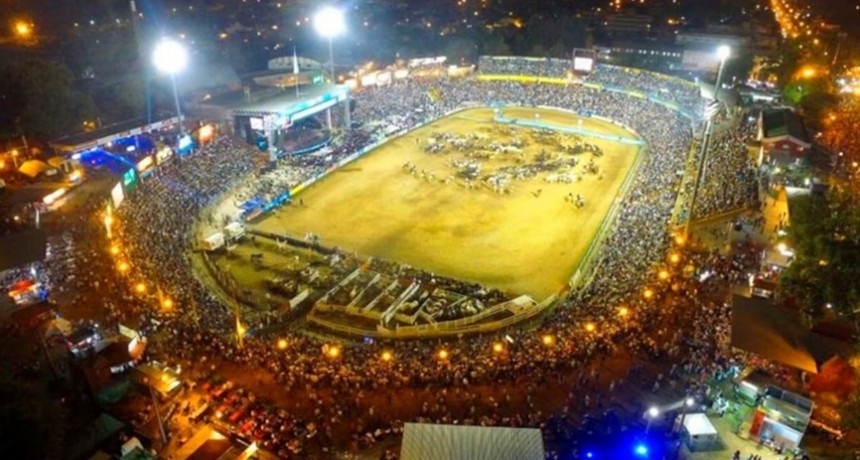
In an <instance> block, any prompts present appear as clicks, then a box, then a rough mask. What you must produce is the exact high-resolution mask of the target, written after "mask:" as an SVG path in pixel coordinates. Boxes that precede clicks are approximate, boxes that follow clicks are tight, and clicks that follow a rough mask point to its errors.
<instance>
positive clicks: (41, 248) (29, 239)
mask: <svg viewBox="0 0 860 460" xmlns="http://www.w3.org/2000/svg"><path fill="white" fill-rule="evenodd" d="M0 248H2V250H0V272H2V271H4V270H9V269H10V268H18V267H22V266H24V265H27V264H31V263H33V262H40V261H42V260H44V259H45V255H46V253H47V248H48V234H47V233H46V232H45V231H44V230H28V231H24V232H19V233H14V234H12V235H8V236H3V237H0Z"/></svg>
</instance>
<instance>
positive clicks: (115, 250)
mask: <svg viewBox="0 0 860 460" xmlns="http://www.w3.org/2000/svg"><path fill="white" fill-rule="evenodd" d="M110 253H111V254H112V255H117V254H119V246H117V245H115V244H114V245H111V247H110Z"/></svg>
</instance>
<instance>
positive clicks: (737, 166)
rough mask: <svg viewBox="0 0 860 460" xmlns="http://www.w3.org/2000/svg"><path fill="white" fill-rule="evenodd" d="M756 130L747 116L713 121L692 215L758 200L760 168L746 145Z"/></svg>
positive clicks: (745, 204)
mask: <svg viewBox="0 0 860 460" xmlns="http://www.w3.org/2000/svg"><path fill="white" fill-rule="evenodd" d="M754 133H755V123H754V122H751V121H749V120H747V119H744V118H741V119H737V118H731V119H728V120H726V121H725V122H723V123H715V124H714V129H713V133H712V134H711V137H710V140H709V142H708V154H707V157H706V159H705V167H704V177H703V178H702V181H701V184H700V189H699V192H698V195H697V198H696V204H695V210H694V212H693V219H700V218H703V217H707V216H711V215H715V214H719V213H722V212H726V211H732V210H737V209H740V208H745V207H749V206H754V205H756V204H758V184H759V178H758V171H757V169H756V166H755V163H754V161H753V159H752V157H751V156H750V154H749V149H748V147H747V143H748V142H749V141H750V140H751V139H752V138H753V136H754ZM701 154H702V152H701V151H699V152H697V155H701Z"/></svg>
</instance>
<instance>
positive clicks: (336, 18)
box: [314, 6, 346, 83]
mask: <svg viewBox="0 0 860 460" xmlns="http://www.w3.org/2000/svg"><path fill="white" fill-rule="evenodd" d="M314 29H316V31H317V33H318V34H320V36H322V37H323V38H326V39H328V60H329V70H330V71H331V81H332V83H337V81H336V80H335V75H334V46H333V45H332V41H333V39H334V38H335V37H338V36H340V35H343V33H344V32H346V19H345V18H344V14H343V11H342V10H340V9H338V8H335V7H333V6H326V7H323V8H322V9H321V10H319V11H317V13H316V14H315V15H314Z"/></svg>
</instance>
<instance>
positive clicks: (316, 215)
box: [251, 108, 639, 300]
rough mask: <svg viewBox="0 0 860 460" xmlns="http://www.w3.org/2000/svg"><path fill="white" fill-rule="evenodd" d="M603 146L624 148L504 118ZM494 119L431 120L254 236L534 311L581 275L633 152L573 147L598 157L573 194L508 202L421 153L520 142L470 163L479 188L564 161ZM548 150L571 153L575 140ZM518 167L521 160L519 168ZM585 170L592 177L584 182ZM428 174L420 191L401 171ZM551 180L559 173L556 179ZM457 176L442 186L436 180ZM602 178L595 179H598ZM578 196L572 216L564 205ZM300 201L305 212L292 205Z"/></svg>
mask: <svg viewBox="0 0 860 460" xmlns="http://www.w3.org/2000/svg"><path fill="white" fill-rule="evenodd" d="M536 113H539V121H541V122H545V123H548V124H552V125H556V126H562V125H563V126H570V127H577V126H579V127H580V128H583V129H587V130H591V131H597V132H602V133H606V134H612V135H618V136H624V137H632V136H631V135H630V134H629V133H628V132H626V131H624V130H623V129H621V128H619V127H617V126H615V125H612V124H609V123H604V122H600V121H597V120H593V119H589V118H583V119H582V124H581V125H578V124H577V122H578V120H579V119H580V118H579V117H576V116H574V115H572V114H569V113H565V112H560V111H552V110H543V109H533V108H508V109H505V112H504V116H505V117H506V118H509V119H518V120H536V119H537V118H536V117H535V114H536ZM492 118H493V112H492V109H486V108H484V109H473V110H468V111H464V112H459V113H457V114H454V115H452V116H450V117H447V118H444V119H441V120H438V121H436V122H434V123H432V124H430V125H427V126H425V127H423V128H420V129H418V130H415V131H412V132H410V133H409V134H407V135H405V136H403V137H401V138H398V139H396V140H394V141H391V142H388V143H386V144H385V145H383V146H381V147H379V148H377V149H376V150H375V151H374V152H371V153H369V154H367V155H366V156H364V157H363V158H361V159H358V160H356V161H354V162H352V163H350V164H348V165H346V166H345V167H343V168H341V169H339V170H337V171H336V172H334V173H332V174H331V175H329V176H328V177H326V178H325V179H323V180H322V181H320V182H317V183H316V184H314V185H313V186H311V187H310V188H308V189H306V190H304V191H302V192H301V193H300V194H299V195H298V196H296V197H294V203H293V205H291V206H287V207H284V208H282V209H280V210H278V211H277V212H275V213H273V214H271V215H269V216H268V217H266V218H264V219H262V220H261V221H259V222H257V223H255V224H253V225H251V227H252V228H255V229H259V230H262V231H268V232H273V233H278V234H284V235H290V236H293V237H296V238H302V237H304V235H306V234H307V233H308V232H313V233H315V234H317V235H319V236H320V239H321V243H322V244H323V245H326V246H337V247H340V248H342V249H346V250H349V251H355V252H357V253H358V254H360V255H363V256H374V257H381V258H384V259H387V260H393V261H398V262H401V263H406V264H409V265H412V266H414V267H419V268H422V269H425V270H428V271H431V272H433V273H437V274H440V275H443V276H447V277H452V278H457V279H463V280H470V281H475V282H479V283H483V284H485V285H488V286H492V287H495V288H498V289H501V290H504V291H506V292H510V293H512V294H528V295H531V296H532V297H534V298H535V299H538V300H541V299H543V298H546V297H547V296H549V295H550V294H552V293H554V292H556V291H558V290H559V289H561V288H562V287H563V286H564V285H565V284H566V282H567V281H568V279H569V278H570V276H571V275H572V274H573V272H574V271H575V270H576V267H577V266H578V264H579V263H580V260H581V259H582V257H583V255H584V254H585V252H586V250H587V249H588V246H589V243H590V242H591V240H592V238H593V237H594V236H595V233H596V232H597V230H598V228H599V227H600V224H601V222H602V221H603V218H604V216H605V215H606V213H607V211H608V210H609V207H610V205H611V204H612V202H613V199H614V198H615V197H616V196H617V194H618V190H619V188H620V186H621V185H622V183H623V181H624V179H625V177H626V175H627V173H628V171H629V169H630V167H631V166H632V164H633V162H634V160H635V158H636V155H637V152H638V151H639V147H638V146H635V145H628V144H622V143H620V142H615V141H607V140H601V139H597V138H595V137H581V139H582V140H583V141H585V142H589V143H592V144H596V145H598V146H599V147H600V148H601V149H602V150H603V155H602V156H600V157H595V156H593V155H592V154H591V153H581V154H579V155H577V158H578V160H579V164H578V165H577V166H575V167H574V168H573V169H572V170H567V171H566V172H567V173H575V174H576V175H578V176H579V177H580V180H578V181H576V182H575V183H547V182H546V180H545V178H546V177H547V175H548V174H550V172H540V173H538V174H537V175H536V176H534V177H530V178H527V179H523V180H513V181H512V182H511V193H510V194H499V193H497V192H495V191H493V190H492V188H491V187H490V186H485V185H483V182H482V181H480V180H475V181H473V182H472V183H473V184H474V186H473V188H472V189H470V188H469V187H468V186H467V185H466V181H465V180H464V179H462V178H461V177H460V176H458V175H457V173H458V170H457V169H455V167H454V166H452V164H451V163H452V160H454V159H465V158H466V152H458V151H456V150H454V149H452V148H450V147H449V148H447V149H446V150H445V151H444V152H443V153H425V152H424V148H425V147H426V146H427V145H429V144H430V143H431V142H432V141H431V140H430V139H429V138H430V137H431V135H432V134H434V133H436V134H441V133H449V134H454V135H458V136H465V135H467V134H469V133H477V134H478V135H479V136H481V137H485V138H486V139H485V140H482V141H481V142H485V143H489V142H498V143H503V144H505V143H509V142H510V141H511V140H512V139H513V137H514V136H516V137H518V138H520V139H526V140H527V141H528V144H527V145H526V146H525V147H524V148H523V149H522V154H521V155H519V154H514V153H507V154H499V155H495V156H493V157H491V158H485V159H479V160H477V161H479V162H480V163H481V176H484V175H486V174H489V173H492V172H493V171H496V170H498V169H499V168H502V167H513V166H522V165H523V164H532V163H533V162H534V157H535V156H537V155H538V154H540V153H541V151H542V149H543V150H546V152H547V153H549V154H550V155H552V156H554V157H556V156H565V155H566V156H568V157H570V156H571V155H570V154H565V153H562V152H561V151H560V148H559V147H558V144H555V147H550V146H549V145H548V144H546V143H541V142H540V141H539V140H538V138H537V135H536V134H534V133H536V132H537V131H536V130H533V129H530V128H525V127H516V126H511V125H502V124H499V123H496V122H494V121H493V120H492ZM560 136H561V137H558V138H556V139H559V138H560V139H563V141H561V143H562V144H566V143H567V142H564V140H567V141H570V140H571V139H573V135H569V134H568V135H560ZM517 157H519V158H517ZM592 158H594V163H595V164H596V165H597V166H598V168H599V174H586V173H585V172H584V169H585V165H586V164H587V163H589V162H590V161H591V160H592ZM407 162H411V163H413V164H414V165H415V168H416V169H417V171H426V172H427V175H429V174H430V173H433V174H435V179H433V180H430V179H422V178H420V175H419V174H417V173H416V174H410V173H409V172H408V171H407V170H406V169H405V168H404V164H406V163H407ZM559 172H560V171H559ZM452 176H456V178H455V179H453V180H452V181H450V182H449V183H445V182H444V179H445V178H449V177H452ZM599 176H602V177H599ZM571 193H572V194H573V195H572V196H575V195H577V194H580V195H582V197H583V198H584V200H585V205H584V206H583V207H582V208H578V207H577V206H576V205H575V204H574V203H572V202H570V201H568V200H566V199H565V198H566V197H567V196H568V195H569V194H571ZM299 200H301V202H303V204H301V205H300V204H299Z"/></svg>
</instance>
